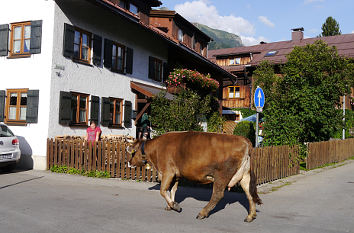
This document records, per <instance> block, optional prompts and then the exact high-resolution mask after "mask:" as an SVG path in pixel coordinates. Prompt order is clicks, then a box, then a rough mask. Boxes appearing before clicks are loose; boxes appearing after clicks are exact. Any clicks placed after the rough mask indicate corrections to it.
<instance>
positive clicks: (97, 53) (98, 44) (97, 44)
mask: <svg viewBox="0 0 354 233" xmlns="http://www.w3.org/2000/svg"><path fill="white" fill-rule="evenodd" d="M101 60H102V37H100V36H98V35H93V55H92V61H93V64H94V65H95V66H101Z"/></svg>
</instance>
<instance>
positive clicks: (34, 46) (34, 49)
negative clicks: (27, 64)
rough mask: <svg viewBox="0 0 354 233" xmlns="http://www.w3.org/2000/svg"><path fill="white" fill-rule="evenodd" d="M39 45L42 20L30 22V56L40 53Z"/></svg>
mask: <svg viewBox="0 0 354 233" xmlns="http://www.w3.org/2000/svg"><path fill="white" fill-rule="evenodd" d="M41 44H42V20H37V21H32V22H31V43H30V53H31V54H38V53H41Z"/></svg>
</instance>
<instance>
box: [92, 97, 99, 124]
mask: <svg viewBox="0 0 354 233" xmlns="http://www.w3.org/2000/svg"><path fill="white" fill-rule="evenodd" d="M99 112H100V98H99V97H98V96H91V113H90V120H94V121H95V122H96V124H98V114H99Z"/></svg>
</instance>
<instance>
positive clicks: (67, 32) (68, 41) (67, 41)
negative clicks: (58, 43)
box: [63, 23, 75, 58]
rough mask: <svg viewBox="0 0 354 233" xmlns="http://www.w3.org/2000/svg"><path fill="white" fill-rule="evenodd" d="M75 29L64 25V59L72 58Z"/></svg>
mask: <svg viewBox="0 0 354 233" xmlns="http://www.w3.org/2000/svg"><path fill="white" fill-rule="evenodd" d="M74 39H75V28H74V26H72V25H69V24H66V23H65V24H64V47H63V55H64V57H69V58H72V57H74Z"/></svg>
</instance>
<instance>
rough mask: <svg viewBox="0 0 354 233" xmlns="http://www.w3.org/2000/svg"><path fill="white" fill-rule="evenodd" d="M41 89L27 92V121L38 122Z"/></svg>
mask: <svg viewBox="0 0 354 233" xmlns="http://www.w3.org/2000/svg"><path fill="white" fill-rule="evenodd" d="M38 103H39V90H28V92H27V112H26V122H27V123H37V122H38Z"/></svg>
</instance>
